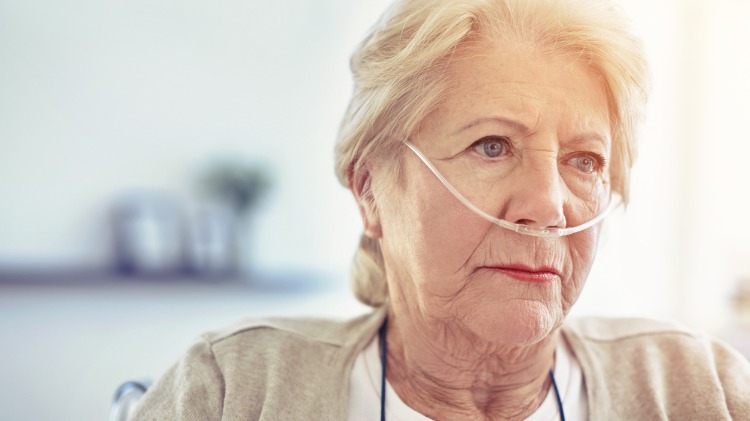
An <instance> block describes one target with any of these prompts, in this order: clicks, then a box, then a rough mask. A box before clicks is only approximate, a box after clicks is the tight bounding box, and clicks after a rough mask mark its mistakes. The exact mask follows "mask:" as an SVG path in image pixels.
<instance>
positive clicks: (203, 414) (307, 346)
mask: <svg viewBox="0 0 750 421" xmlns="http://www.w3.org/2000/svg"><path fill="white" fill-rule="evenodd" d="M382 319H383V312H382V311H377V310H376V311H375V312H373V313H371V314H366V315H362V316H360V317H357V318H354V319H351V320H346V321H335V320H324V319H313V318H269V319H245V320H240V321H238V322H236V323H233V324H231V325H229V326H226V327H224V328H220V329H216V330H212V331H209V332H206V333H204V334H203V335H201V336H200V337H199V338H198V339H197V340H196V341H195V342H194V343H193V345H192V346H191V347H190V348H189V349H188V350H187V352H185V353H184V354H183V355H182V357H181V358H180V359H179V360H178V361H177V362H176V363H175V364H174V365H173V366H172V367H171V368H170V369H169V370H168V371H167V372H166V373H165V374H164V375H163V376H162V377H161V378H160V379H159V380H157V382H156V383H155V384H154V385H153V386H152V388H151V389H149V391H148V393H147V394H146V396H145V397H144V401H143V403H142V404H141V405H140V407H139V409H138V411H137V414H139V416H136V417H135V418H134V419H191V420H192V419H221V417H222V414H227V413H231V414H235V415H238V418H242V419H259V418H262V417H260V414H263V416H264V417H265V418H264V419H306V418H307V417H312V419H328V418H333V419H335V418H340V416H339V415H340V414H341V413H342V411H344V410H345V406H344V403H345V401H344V400H342V398H341V397H342V396H343V395H342V394H343V393H344V392H345V390H344V389H342V385H346V384H347V383H346V381H347V379H348V373H349V369H350V365H351V363H352V362H353V360H354V358H355V356H356V353H357V352H358V351H359V349H360V348H361V347H364V345H365V344H366V342H367V339H369V338H370V337H371V336H372V335H373V334H374V332H375V331H377V328H378V326H379V325H380V323H381V322H382ZM290 400H295V402H296V404H295V405H293V406H290V405H289V402H290ZM321 402H327V404H326V405H321ZM342 402H344V403H342ZM196 414H197V415H196ZM332 414H334V415H332Z"/></svg>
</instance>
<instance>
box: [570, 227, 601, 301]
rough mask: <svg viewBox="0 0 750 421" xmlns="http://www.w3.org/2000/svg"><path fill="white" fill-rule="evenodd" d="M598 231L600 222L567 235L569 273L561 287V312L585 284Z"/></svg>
mask: <svg viewBox="0 0 750 421" xmlns="http://www.w3.org/2000/svg"><path fill="white" fill-rule="evenodd" d="M600 232H601V224H599V225H597V226H594V227H591V228H589V229H587V230H585V231H582V232H580V233H577V234H573V235H571V236H570V237H569V240H568V249H569V250H570V269H569V270H570V272H569V273H570V275H569V276H568V277H567V282H565V283H564V284H563V288H562V301H563V302H562V305H563V312H564V314H566V315H567V314H568V312H569V311H570V309H571V307H572V306H573V304H575V302H576V301H577V300H578V297H579V296H580V295H581V291H582V290H583V286H584V285H585V284H586V278H588V275H589V271H591V266H592V265H593V264H594V258H595V257H596V250H597V247H598V244H599V233H600Z"/></svg>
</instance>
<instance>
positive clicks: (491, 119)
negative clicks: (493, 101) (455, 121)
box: [452, 117, 529, 136]
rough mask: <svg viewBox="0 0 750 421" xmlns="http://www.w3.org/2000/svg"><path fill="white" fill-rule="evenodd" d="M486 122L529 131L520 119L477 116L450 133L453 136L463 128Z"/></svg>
mask: <svg viewBox="0 0 750 421" xmlns="http://www.w3.org/2000/svg"><path fill="white" fill-rule="evenodd" d="M487 122H495V123H500V124H502V125H505V126H509V127H511V128H513V129H514V130H516V131H519V132H528V131H529V128H528V127H526V125H525V124H523V123H521V122H520V121H516V120H511V119H509V118H505V117H481V118H478V119H476V120H473V121H472V122H470V123H469V124H467V125H465V126H463V127H461V128H460V129H458V130H456V131H455V132H453V133H452V135H453V136H455V135H457V134H459V133H461V132H463V131H465V130H469V129H470V128H472V127H474V126H477V125H479V124H482V123H487Z"/></svg>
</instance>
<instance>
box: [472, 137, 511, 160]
mask: <svg viewBox="0 0 750 421" xmlns="http://www.w3.org/2000/svg"><path fill="white" fill-rule="evenodd" d="M472 146H473V147H474V150H475V151H477V152H478V153H480V154H482V155H484V156H486V157H488V158H497V157H498V156H500V155H503V154H506V153H508V148H509V146H508V139H506V138H504V137H494V136H493V137H485V138H482V139H479V140H477V141H476V142H474V144H473V145H472Z"/></svg>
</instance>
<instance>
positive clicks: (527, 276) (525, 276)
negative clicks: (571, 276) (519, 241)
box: [484, 265, 560, 284]
mask: <svg viewBox="0 0 750 421" xmlns="http://www.w3.org/2000/svg"><path fill="white" fill-rule="evenodd" d="M484 268H485V269H489V270H491V271H493V272H498V273H501V274H503V275H506V276H508V277H510V278H513V279H516V280H518V281H522V282H533V283H539V284H541V283H551V282H555V281H557V280H559V279H560V272H558V271H557V270H556V269H555V268H552V267H540V268H531V267H528V266H524V265H502V266H485V267H484Z"/></svg>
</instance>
